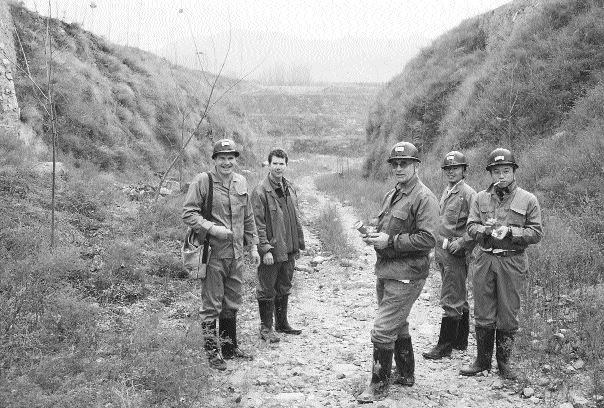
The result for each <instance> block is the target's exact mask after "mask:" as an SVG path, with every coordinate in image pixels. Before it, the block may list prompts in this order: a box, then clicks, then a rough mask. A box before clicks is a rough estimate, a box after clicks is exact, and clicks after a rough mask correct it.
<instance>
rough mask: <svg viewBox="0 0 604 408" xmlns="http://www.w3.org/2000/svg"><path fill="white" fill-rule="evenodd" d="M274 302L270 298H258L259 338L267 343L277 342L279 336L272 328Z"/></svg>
mask: <svg viewBox="0 0 604 408" xmlns="http://www.w3.org/2000/svg"><path fill="white" fill-rule="evenodd" d="M274 308H275V304H274V302H273V301H272V300H264V299H258V309H259V311H260V338H261V339H262V340H265V341H268V342H269V343H278V342H279V340H280V339H279V337H277V335H276V334H275V332H274V330H273V310H274Z"/></svg>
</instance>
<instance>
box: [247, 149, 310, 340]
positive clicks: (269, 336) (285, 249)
mask: <svg viewBox="0 0 604 408" xmlns="http://www.w3.org/2000/svg"><path fill="white" fill-rule="evenodd" d="M288 160H289V159H288V157H287V153H286V152H285V151H283V150H281V149H275V150H272V151H271V152H270V153H269V155H268V168H269V173H268V175H267V176H266V177H265V178H264V180H262V182H261V183H260V184H259V185H258V186H257V187H256V188H255V189H254V191H253V193H252V205H253V208H254V216H255V220H256V227H257V229H258V239H259V241H260V243H259V245H258V249H259V252H260V255H261V257H262V262H261V264H260V265H259V266H258V285H257V286H256V297H257V299H258V308H259V310H260V337H261V338H262V339H263V340H266V341H268V342H270V343H276V342H278V341H279V337H277V335H276V334H275V332H274V330H273V310H274V313H275V330H276V331H277V332H281V333H286V334H300V333H301V332H302V331H301V330H298V329H294V328H292V327H291V326H290V324H289V322H288V319H287V309H288V299H289V294H290V290H291V287H292V278H293V275H294V265H295V259H296V258H297V257H298V256H299V253H300V250H303V249H304V234H303V232H302V226H301V224H300V218H299V213H298V197H297V194H296V190H295V188H294V186H293V185H292V184H291V182H290V181H289V180H286V179H285V177H284V174H285V171H286V170H287V164H288Z"/></svg>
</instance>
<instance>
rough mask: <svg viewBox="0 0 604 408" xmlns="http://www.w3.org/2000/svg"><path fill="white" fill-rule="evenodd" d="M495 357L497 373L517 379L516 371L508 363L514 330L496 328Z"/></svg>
mask: <svg viewBox="0 0 604 408" xmlns="http://www.w3.org/2000/svg"><path fill="white" fill-rule="evenodd" d="M496 344H497V346H496V348H495V358H496V359H497V368H499V375H500V376H502V377H503V378H505V379H506V380H516V379H518V372H517V371H516V370H515V369H514V368H513V367H512V365H511V364H510V356H511V355H512V349H513V348H514V332H510V331H504V330H499V329H497V332H496Z"/></svg>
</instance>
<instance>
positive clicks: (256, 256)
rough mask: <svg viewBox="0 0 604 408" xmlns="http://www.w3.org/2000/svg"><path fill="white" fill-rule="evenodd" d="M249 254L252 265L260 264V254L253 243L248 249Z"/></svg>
mask: <svg viewBox="0 0 604 408" xmlns="http://www.w3.org/2000/svg"><path fill="white" fill-rule="evenodd" d="M250 255H251V257H252V263H253V264H254V266H258V265H260V254H259V253H258V248H257V247H256V245H254V246H253V247H252V249H251V251H250Z"/></svg>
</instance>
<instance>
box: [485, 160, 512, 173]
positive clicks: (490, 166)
mask: <svg viewBox="0 0 604 408" xmlns="http://www.w3.org/2000/svg"><path fill="white" fill-rule="evenodd" d="M496 166H512V167H513V168H514V170H516V169H517V168H518V165H517V164H516V163H514V162H511V161H501V162H497V163H491V164H489V165H488V166H487V167H486V169H487V171H490V170H491V169H492V168H493V167H496Z"/></svg>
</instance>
